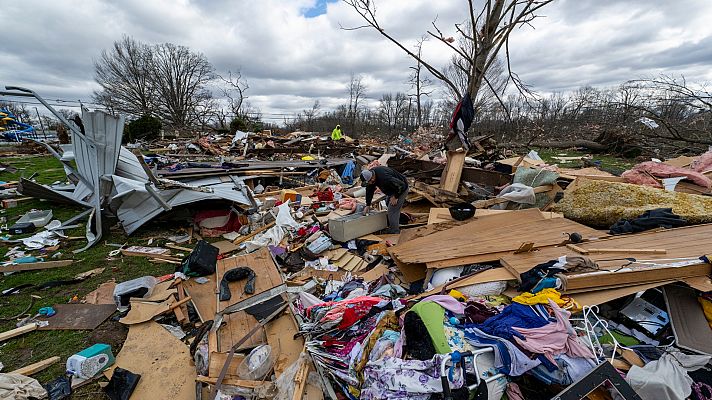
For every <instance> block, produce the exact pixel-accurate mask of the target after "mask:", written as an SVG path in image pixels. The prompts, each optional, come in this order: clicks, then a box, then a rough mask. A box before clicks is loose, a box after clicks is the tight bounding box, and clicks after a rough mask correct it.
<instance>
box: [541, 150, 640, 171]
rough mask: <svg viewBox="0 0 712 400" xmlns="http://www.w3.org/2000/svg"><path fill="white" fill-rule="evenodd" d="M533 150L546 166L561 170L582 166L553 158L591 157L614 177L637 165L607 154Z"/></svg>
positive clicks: (576, 162) (574, 162) (575, 162)
mask: <svg viewBox="0 0 712 400" xmlns="http://www.w3.org/2000/svg"><path fill="white" fill-rule="evenodd" d="M535 150H536V151H537V152H538V153H539V156H540V157H541V158H542V160H544V161H546V162H547V163H548V164H558V165H559V167H562V168H581V167H583V166H584V165H583V163H582V162H581V161H569V162H561V160H557V159H555V158H554V157H557V156H558V157H583V156H587V155H588V156H591V158H592V159H593V160H594V161H600V162H601V168H602V169H603V170H605V171H608V172H611V173H614V174H616V175H620V173H622V172H623V171H625V170H627V169H630V168H631V167H633V166H634V165H635V164H638V162H637V161H635V160H631V159H626V158H620V157H615V156H612V155H609V154H590V153H586V152H581V151H570V150H561V149H535Z"/></svg>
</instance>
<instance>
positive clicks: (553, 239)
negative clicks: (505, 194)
mask: <svg viewBox="0 0 712 400" xmlns="http://www.w3.org/2000/svg"><path fill="white" fill-rule="evenodd" d="M565 232H578V233H580V234H582V235H583V237H584V239H594V238H597V237H599V236H601V232H599V231H596V230H595V229H591V228H589V227H587V226H584V225H581V224H578V223H576V222H573V221H570V220H567V219H565V218H554V219H549V220H544V219H543V216H542V215H541V213H540V212H539V210H536V209H534V210H522V211H513V213H512V214H499V215H493V216H489V217H483V218H480V219H477V220H475V221H473V222H470V223H468V224H465V225H461V226H458V227H455V228H452V229H449V230H446V231H443V232H439V233H435V234H432V235H429V236H427V237H424V238H420V239H414V240H410V241H408V242H407V243H405V244H399V245H398V246H395V247H394V248H393V249H394V250H393V253H392V254H393V255H395V256H396V258H398V259H399V260H400V261H401V262H404V263H428V262H434V261H441V260H447V259H453V258H460V257H466V256H473V255H481V254H490V253H498V252H503V251H513V250H516V249H517V248H519V246H520V245H521V243H522V240H523V239H525V238H526V237H527V236H529V235H530V236H531V238H532V239H533V240H535V241H536V245H537V247H542V246H551V245H555V244H558V243H561V242H562V241H563V240H564V239H565V237H564V233H565Z"/></svg>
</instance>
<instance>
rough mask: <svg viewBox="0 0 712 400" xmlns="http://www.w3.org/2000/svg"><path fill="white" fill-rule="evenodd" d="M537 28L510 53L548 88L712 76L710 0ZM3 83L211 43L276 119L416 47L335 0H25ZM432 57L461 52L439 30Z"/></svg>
mask: <svg viewBox="0 0 712 400" xmlns="http://www.w3.org/2000/svg"><path fill="white" fill-rule="evenodd" d="M375 1H376V4H377V5H378V13H377V15H378V18H379V20H380V21H381V25H382V26H383V27H384V28H385V29H386V30H387V31H389V33H391V34H392V35H393V36H395V37H396V38H398V39H400V40H402V41H403V42H404V43H408V44H409V45H412V44H414V43H415V41H416V40H417V39H418V38H419V37H420V36H421V35H423V34H424V33H425V32H426V31H427V30H428V29H431V25H430V24H431V21H432V20H433V19H434V18H435V17H436V16H437V18H438V24H439V26H440V27H441V29H442V30H443V32H444V33H445V34H446V35H450V34H452V35H454V34H455V32H454V27H453V24H454V23H456V22H462V21H464V19H465V18H466V15H467V14H466V13H467V11H466V4H467V1H465V0H438V1H433V0H375ZM541 14H542V15H543V16H544V17H542V18H540V19H537V20H536V21H535V22H534V24H533V25H534V28H535V29H532V28H530V27H525V28H522V29H520V30H518V31H516V32H515V33H514V34H513V36H512V38H511V42H510V43H511V44H510V47H511V53H512V67H513V69H514V70H515V72H517V73H519V74H520V76H521V78H522V79H523V80H524V81H525V82H527V83H528V84H530V85H532V87H533V88H534V89H535V90H537V91H540V92H543V93H548V92H553V91H565V90H570V89H576V88H578V87H580V86H583V85H593V86H611V85H616V84H619V83H621V82H623V81H625V80H628V79H635V78H639V77H644V76H650V75H655V74H659V73H661V72H662V73H671V74H677V75H679V74H684V75H685V77H686V78H687V79H688V80H692V81H706V80H712V68H710V61H712V50H710V49H712V23H710V21H709V17H710V16H711V15H712V1H709V0H676V1H669V0H556V1H554V2H553V3H552V4H551V5H549V6H547V7H545V8H544V9H542V11H541ZM0 16H1V18H2V19H1V21H2V22H1V23H0V26H1V27H2V37H1V38H0V85H2V86H4V85H19V86H26V87H29V88H32V89H34V90H35V91H37V92H38V93H40V94H42V95H44V96H46V97H47V98H51V99H55V98H61V99H72V100H77V99H82V100H89V99H90V97H91V93H92V91H93V90H94V89H96V87H97V85H96V83H95V82H94V79H93V76H94V74H93V65H92V61H93V59H95V58H96V57H97V56H98V55H99V54H100V52H101V50H102V49H105V48H108V47H109V46H111V44H112V42H113V41H114V40H117V39H119V38H120V37H121V35H122V34H128V35H131V36H133V37H134V38H135V39H138V40H141V41H144V42H148V43H160V42H172V43H176V44H181V45H185V46H188V47H190V48H191V49H193V50H194V51H198V52H202V53H204V54H205V55H206V56H207V58H208V59H209V60H210V61H211V62H212V63H213V64H214V65H215V68H216V70H217V72H219V73H226V71H228V70H237V69H240V70H241V71H242V74H243V76H244V77H246V79H247V81H248V83H249V85H250V89H249V91H248V95H249V101H250V102H251V103H252V104H253V105H255V106H257V107H259V108H260V109H261V110H262V112H263V113H264V116H265V118H266V119H281V117H280V116H279V115H278V114H280V113H290V112H296V111H299V110H301V109H305V108H310V107H311V105H312V103H313V102H314V100H317V99H318V100H319V101H320V102H321V104H322V106H323V108H325V109H329V108H333V107H335V106H336V105H338V104H340V103H343V102H344V101H345V99H346V98H347V96H348V92H347V84H348V81H349V75H350V74H351V73H352V72H353V73H355V74H361V75H363V76H364V82H365V83H366V85H367V95H368V97H369V98H370V99H372V101H375V99H377V98H379V97H380V96H381V94H383V93H384V92H396V91H407V90H408V87H407V84H406V83H405V82H406V80H407V77H408V74H409V70H408V66H409V65H412V61H411V60H410V59H409V58H408V57H407V56H406V55H405V54H404V53H403V52H402V51H401V50H400V49H398V48H396V47H395V46H394V45H393V44H392V43H390V42H388V41H386V40H385V39H383V38H382V37H381V36H379V35H378V34H377V33H375V32H373V31H370V30H365V29H364V30H356V31H344V30H341V29H340V25H341V26H356V25H360V24H362V21H360V20H359V18H360V17H359V16H358V15H357V14H355V12H354V11H353V10H352V9H350V8H349V6H347V5H346V4H343V3H342V2H340V1H333V0H328V1H327V0H260V1H254V0H232V1H228V0H177V1H169V0H124V1H110V0H106V1H99V0H76V1H72V0H62V1H45V0H23V1H6V2H4V4H3V6H2V8H1V9H0ZM425 52H426V58H427V59H428V60H430V61H431V62H432V63H433V64H435V65H438V66H443V65H445V64H446V63H447V61H448V59H449V56H450V53H449V51H448V49H447V48H445V47H444V46H443V45H442V44H440V43H437V42H435V41H433V40H431V41H429V42H427V43H426V45H425Z"/></svg>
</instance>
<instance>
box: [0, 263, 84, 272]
mask: <svg viewBox="0 0 712 400" xmlns="http://www.w3.org/2000/svg"><path fill="white" fill-rule="evenodd" d="M73 262H74V260H57V261H43V262H35V263H23V264H11V265H8V266H6V267H0V272H19V271H34V270H39V269H49V268H59V267H66V266H67V265H71V264H72V263H73Z"/></svg>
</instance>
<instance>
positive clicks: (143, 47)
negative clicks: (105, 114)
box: [93, 36, 156, 117]
mask: <svg viewBox="0 0 712 400" xmlns="http://www.w3.org/2000/svg"><path fill="white" fill-rule="evenodd" d="M152 62H153V50H152V49H151V47H150V46H149V45H147V44H145V43H141V42H139V41H137V40H135V39H133V38H132V37H130V36H123V37H122V38H121V39H120V40H117V41H115V42H114V45H113V47H112V48H111V49H110V50H103V51H102V52H101V56H100V57H99V58H98V59H96V60H94V73H95V77H94V79H95V80H96V82H97V83H98V84H99V86H101V91H95V92H94V96H93V97H94V101H95V102H97V103H98V104H102V105H104V106H106V107H107V108H108V109H109V110H110V111H113V112H120V113H124V114H129V115H133V116H137V117H138V116H141V115H146V114H151V113H153V111H154V109H155V104H154V101H155V97H156V96H155V93H156V91H155V87H154V85H153V82H152V80H151V72H152V68H153V67H152Z"/></svg>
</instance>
